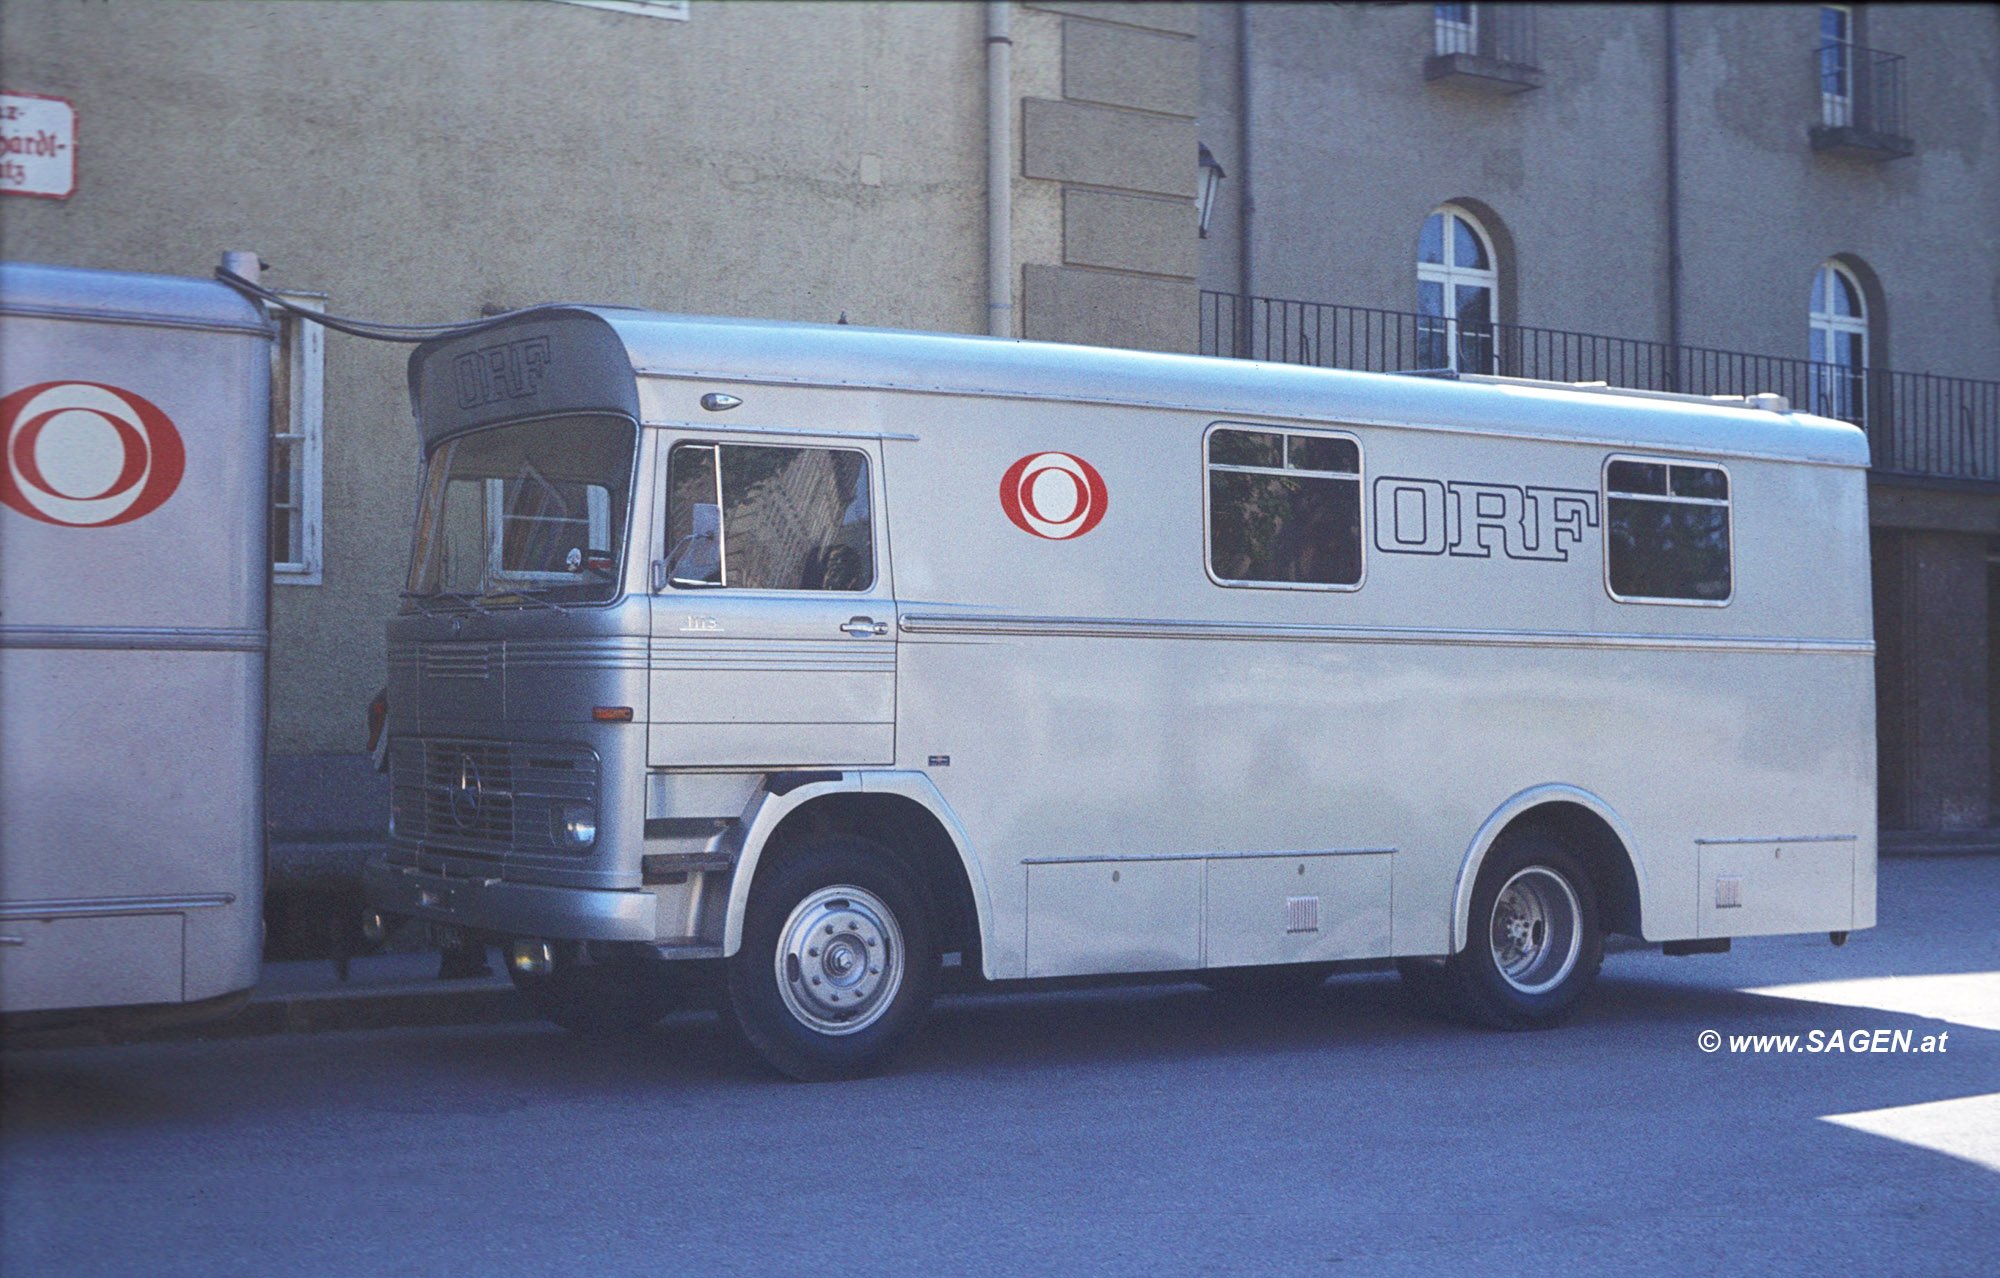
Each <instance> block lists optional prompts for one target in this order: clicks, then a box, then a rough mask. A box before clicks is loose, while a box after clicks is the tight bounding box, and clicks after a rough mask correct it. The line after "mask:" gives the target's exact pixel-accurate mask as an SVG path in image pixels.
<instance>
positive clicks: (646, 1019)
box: [507, 942, 681, 1036]
mask: <svg viewBox="0 0 2000 1278" xmlns="http://www.w3.org/2000/svg"><path fill="white" fill-rule="evenodd" d="M554 948H555V962H554V965H553V966H552V967H551V968H550V969H549V970H548V971H546V972H524V971H521V970H520V969H519V968H517V967H516V966H515V965H514V964H513V963H512V962H509V963H508V964H507V975H508V976H509V977H510V978H512V980H513V982H514V988H515V989H517V990H519V991H521V994H522V996H523V997H525V998H526V999H527V1000H528V1003H529V1005H530V1006H531V1007H533V1008H534V1009H535V1014H536V1015H538V1016H540V1017H541V1018H542V1019H544V1020H547V1021H552V1022H554V1023H555V1024H557V1025H560V1026H562V1027H563V1028H564V1029H566V1030H569V1031H570V1032H572V1033H575V1034H583V1035H589V1036H600V1035H609V1034H623V1033H628V1032H630V1031H632V1030H636V1029H643V1028H645V1027H646V1026H648V1025H651V1024H653V1023H654V1022H655V1021H658V1020H659V1019H660V1018H661V1017H663V1016H665V1015H666V1014H667V1013H669V1012H671V1011H673V1010H674V1008H675V1007H676V1006H678V1005H679V1004H680V1002H681V996H680V988H679V983H678V982H677V981H676V980H675V979H674V976H673V973H672V972H671V971H670V970H669V964H668V963H667V961H666V960H665V959H662V958H661V957H660V956H659V955H658V954H656V953H654V952H653V951H652V949H651V948H649V947H647V946H642V945H607V946H593V945H587V944H584V943H582V942H559V943H557V944H556V946H555V947H554Z"/></svg>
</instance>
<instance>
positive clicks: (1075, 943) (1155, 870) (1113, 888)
mask: <svg viewBox="0 0 2000 1278" xmlns="http://www.w3.org/2000/svg"><path fill="white" fill-rule="evenodd" d="M1201 878H1202V863H1201V861H1199V860H1173V861H1137V860H1134V861H1082V862H1071V863H1066V864H1065V863H1057V864H1046V865H1030V866H1029V867H1028V975H1029V976H1085V975H1091V974H1095V973H1100V972H1177V971H1182V970H1185V969H1187V968H1193V967H1199V966H1201Z"/></svg>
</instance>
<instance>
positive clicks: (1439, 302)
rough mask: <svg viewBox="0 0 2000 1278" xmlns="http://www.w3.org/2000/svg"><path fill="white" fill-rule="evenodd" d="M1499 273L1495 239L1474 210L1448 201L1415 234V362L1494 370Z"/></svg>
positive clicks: (1460, 369) (1464, 369)
mask: <svg viewBox="0 0 2000 1278" xmlns="http://www.w3.org/2000/svg"><path fill="white" fill-rule="evenodd" d="M1499 312H1500V272H1499V269H1498V263H1497V262H1496V261H1495V260H1494V256H1493V241H1492V239H1491V238H1490V237H1488V236H1487V234H1486V231H1485V228H1483V227H1481V226H1480V225H1479V222H1478V220H1477V219H1476V218H1474V217H1473V216H1472V214H1470V213H1468V212H1466V211H1465V210H1464V209H1462V208H1460V207H1458V206H1457V205H1456V204H1446V205H1444V206H1442V207H1440V208H1438V209H1436V210H1434V211H1433V212H1432V213H1431V215H1430V216H1429V217H1427V218H1425V219H1424V229H1423V233H1422V234H1421V235H1419V236H1418V237H1417V361H1418V366H1419V367H1422V368H1449V369H1455V370H1457V371H1458V372H1462V373H1491V372H1493V371H1495V368H1494V349H1493V322H1494V319H1495V318H1496V317H1497V316H1498V315H1499Z"/></svg>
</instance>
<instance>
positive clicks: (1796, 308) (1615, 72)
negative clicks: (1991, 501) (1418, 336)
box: [1199, 4, 2000, 378]
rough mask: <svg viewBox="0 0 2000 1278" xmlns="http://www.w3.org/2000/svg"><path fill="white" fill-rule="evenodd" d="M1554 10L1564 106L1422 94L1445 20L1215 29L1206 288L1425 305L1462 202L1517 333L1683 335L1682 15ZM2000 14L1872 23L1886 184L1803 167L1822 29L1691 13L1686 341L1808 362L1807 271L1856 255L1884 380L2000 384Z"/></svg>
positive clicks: (1546, 85) (1256, 14)
mask: <svg viewBox="0 0 2000 1278" xmlns="http://www.w3.org/2000/svg"><path fill="white" fill-rule="evenodd" d="M1535 8H1536V14H1535V18H1536V29H1537V36H1538V41H1537V43H1538V64H1539V66H1540V68H1541V70H1542V80H1543V85H1542V87H1541V88H1537V89H1533V90H1530V91H1527V92H1524V93H1519V94H1514V95H1492V94H1484V93H1478V92H1473V91H1470V90H1466V89H1463V88H1460V87H1457V86H1454V85H1452V84H1447V83H1431V82H1427V81H1426V80H1425V79H1424V76H1423V71H1422V68H1423V61H1424V58H1425V56H1426V55H1427V54H1429V53H1430V52H1431V51H1432V48H1433V44H1432V31H1433V27H1432V15H1431V7H1430V6H1428V5H1290V4H1273V5H1251V6H1243V7H1240V8H1239V7H1238V6H1233V5H1210V6H1204V11H1203V14H1202V26H1201V39H1202V48H1203V64H1202V105H1201V117H1200V125H1199V127H1200V132H1201V137H1202V140H1203V141H1205V142H1206V143H1207V144H1208V145H1209V147H1210V148H1211V149H1212V150H1213V151H1214V152H1215V154H1216V156H1217V158H1218V159H1220V160H1221V161H1222V163H1223V165H1224V167H1226V168H1228V169H1229V171H1230V180H1229V181H1228V182H1226V183H1224V187H1223V197H1222V200H1221V201H1220V207H1219V208H1218V211H1217V214H1216V217H1215V220H1214V227H1213V230H1212V232H1211V236H1210V238H1209V239H1208V240H1206V241H1204V242H1203V245H1204V247H1203V256H1202V263H1201V269H1200V281H1201V287H1203V288H1207V289H1215V290H1219V291H1225V292H1236V291H1239V290H1242V291H1247V292H1249V293H1251V294H1253V295H1258V296H1268V297H1283V298H1293V299H1298V300H1304V301H1317V302H1334V303H1344V304H1349V305H1359V306H1373V307H1383V308H1386V309H1391V310H1401V311H1407V310H1411V309H1413V308H1414V302H1415V268H1414V261H1415V252H1416V237H1417V231H1418V228H1419V226H1420V225H1421V223H1422V220H1423V218H1424V216H1425V214H1427V213H1428V212H1429V211H1430V210H1431V209H1433V208H1435V207H1436V206H1437V205H1439V204H1441V203H1444V202H1446V201H1449V200H1458V201H1462V202H1468V203H1471V204H1473V205H1474V206H1475V207H1476V208H1478V209H1481V210H1484V211H1486V212H1487V213H1488V214H1489V215H1490V216H1489V217H1488V219H1487V220H1488V223H1489V229H1490V230H1493V231H1494V232H1495V234H1496V236H1497V237H1498V238H1500V239H1501V240H1502V241H1503V243H1502V246H1501V248H1502V258H1503V281H1502V284H1503V313H1502V318H1503V319H1505V320H1509V321H1512V322H1516V323H1522V324H1531V325H1540V326H1545V327H1550V328H1559V329H1568V330H1576V331H1581V332H1587V333H1599V334H1607V335H1611V336H1619V337H1632V338H1643V339H1652V340H1664V339H1665V338H1666V337H1667V328H1668V321H1667V310H1666V308H1667V252H1666V244H1667V219H1666V209H1667V199H1666V181H1667V174H1666V162H1665V157H1666V141H1665V135H1666V127H1665V125H1666V119H1665V106H1664V103H1665V93H1666V76H1665V49H1666V21H1665V9H1664V8H1663V7H1662V6H1658V5H1612V6H1606V5H1576V6H1564V5H1547V6H1536V7H1535ZM1996 14H2000V10H1995V9H1993V8H1991V7H1983V6H1945V5H1893V6H1892V5H1884V6H1869V7H1868V8H1867V10H1866V12H1865V19H1866V23H1867V26H1866V30H1865V32H1864V37H1865V38H1866V39H1867V40H1869V41H1871V42H1873V43H1875V44H1876V45H1878V46H1879V47H1881V48H1884V49H1887V50H1890V51H1893V52H1897V53H1901V54H1903V55H1905V64H1904V67H1905V81H1906V92H1907V97H1908V102H1909V111H1908V116H1909V132H1910V134H1911V136H1912V137H1913V138H1914V139H1915V141H1916V151H1915V154H1913V155H1911V156H1909V157H1907V158H1904V159H1896V160H1889V161H1882V162H1873V161H1867V160H1849V159H1841V158H1837V157H1833V156H1828V155H1820V154H1816V153H1814V151H1813V150H1812V148H1811V146H1810V145H1809V142H1808V130H1809V129H1810V127H1811V126H1812V125H1813V124H1815V123H1817V122H1818V112H1819V101H1818V89H1817V85H1816V82H1815V80H1814V75H1813V71H1814V62H1813V49H1814V47H1815V45H1816V43H1817V31H1818V28H1817V21H1818V18H1817V10H1816V9H1815V8H1813V7H1812V6H1769V5H1689V6H1680V7H1679V8H1678V24H1677V25H1678V31H1679V45H1680V57H1679V62H1678V66H1679V82H1680V83H1679V99H1680V111H1679V157H1680V159H1679V168H1680V187H1681V202H1680V208H1681V218H1682V226H1681V238H1682V243H1683V257H1684V264H1683V280H1682V319H1683V323H1682V340H1683V342H1684V343H1686V344H1688V345H1695V346H1709V347H1717V348H1721V349H1725V350H1736V351H1746V352H1751V353H1757V354H1770V355H1783V356H1792V357H1799V358H1803V357H1804V356H1805V355H1806V354H1807V326H1806V309H1807V302H1808V297H1809V292H1810V288H1811V284H1812V277H1813V273H1814V272H1815V271H1816V270H1817V269H1818V267H1819V266H1820V264H1821V263H1822V262H1824V261H1825V260H1826V259H1828V258H1829V257H1832V256H1834V255H1836V254H1843V255H1848V256H1850V257H1852V258H1854V259H1856V260H1858V261H1859V262H1861V263H1863V264H1865V266H1866V267H1867V268H1868V269H1869V271H1870V272H1872V274H1873V275H1874V276H1876V277H1877V278H1879V280H1880V281H1881V283H1882V286H1883V295H1884V300H1885V310H1886V315H1885V317H1884V318H1885V320H1886V324H1885V326H1884V328H1885V332H1884V341H1883V344H1882V349H1881V350H1879V351H1878V352H1877V357H1876V359H1875V361H1874V362H1876V363H1877V364H1879V365H1884V366H1889V367H1895V368H1903V369H1917V370H1923V371H1929V372H1936V373H1945V374H1951V375H1957V376H1965V377H1983V378H1995V377H2000V275H1996V273H1995V272H1994V270H1993V268H1992V264H1993V263H1994V262H1996V261H2000V217H1994V216H1992V215H1991V210H1993V209H1994V208H1996V207H2000V116H1996V112H1995V109H1994V93H1993V88H1992V86H1993V85H1995V84H1996V83H2000V16H1996ZM1246 19H1247V29H1248V34H1249V41H1248V49H1249V57H1248V60H1247V80H1248V99H1247V100H1248V103H1249V107H1248V113H1249V115H1250V118H1251V120H1252V121H1253V129H1252V131H1251V135H1250V137H1249V138H1248V139H1247V142H1248V150H1249V152H1250V163H1249V165H1248V166H1247V168H1246V166H1245V164H1244V155H1243V152H1244V150H1245V141H1246V139H1244V138H1242V137H1241V136H1240V121H1239V118H1238V103H1239V100H1240V98H1239V93H1240V89H1239V80H1241V79H1243V78H1244V77H1243V76H1242V75H1240V74H1239V61H1238V60H1239V56H1240V53H1241V46H1240V45H1239V33H1240V32H1241V30H1242V29H1243V28H1244V27H1245V25H1246V22H1245V20H1246ZM1246 195H1248V196H1249V198H1251V199H1252V200H1253V202H1254V213H1253V216H1252V218H1251V230H1250V237H1249V241H1250V251H1249V259H1250V260H1249V269H1248V271H1247V289H1246V288H1245V287H1244V284H1245V279H1246V273H1245V272H1244V271H1243V269H1242V264H1241V259H1240V257H1239V244H1240V242H1241V228H1242V225H1243V201H1244V200H1245V198H1246ZM1508 277H1511V278H1508Z"/></svg>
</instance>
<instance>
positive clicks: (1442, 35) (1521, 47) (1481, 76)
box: [1424, 4, 1542, 93]
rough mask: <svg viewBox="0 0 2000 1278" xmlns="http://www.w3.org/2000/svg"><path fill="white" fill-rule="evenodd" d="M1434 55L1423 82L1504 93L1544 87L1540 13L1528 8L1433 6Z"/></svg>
mask: <svg viewBox="0 0 2000 1278" xmlns="http://www.w3.org/2000/svg"><path fill="white" fill-rule="evenodd" d="M1431 9H1432V14H1433V17H1432V24H1431V25H1432V30H1433V32H1434V37H1433V38H1434V45H1433V47H1434V49H1435V52H1434V53H1433V54H1432V55H1431V56H1430V57H1429V58H1427V59H1425V61H1424V78H1425V79H1427V80H1441V81H1447V82H1450V83H1455V84H1465V85H1468V86H1470V87H1473V88H1478V89H1485V90H1490V91H1494V92H1500V93H1519V92H1521V91H1522V90H1524V89H1533V88H1537V87H1539V86H1540V85H1541V83H1542V73H1541V69H1540V64H1539V63H1538V61H1537V60H1536V56H1535V11H1534V9H1533V8H1532V7H1530V6H1528V5H1525V4H1439V5H1433V6H1431Z"/></svg>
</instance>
